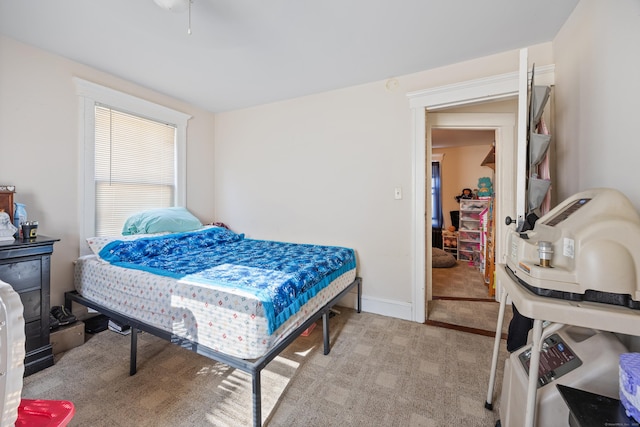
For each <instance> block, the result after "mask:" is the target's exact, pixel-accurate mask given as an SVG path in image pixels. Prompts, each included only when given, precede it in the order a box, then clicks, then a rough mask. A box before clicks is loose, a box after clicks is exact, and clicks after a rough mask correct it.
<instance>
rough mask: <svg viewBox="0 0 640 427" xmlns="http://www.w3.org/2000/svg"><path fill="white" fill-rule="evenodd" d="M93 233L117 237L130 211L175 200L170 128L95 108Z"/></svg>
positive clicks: (172, 129) (173, 136)
mask: <svg viewBox="0 0 640 427" xmlns="http://www.w3.org/2000/svg"><path fill="white" fill-rule="evenodd" d="M95 121H96V130H95V163H94V166H95V167H94V174H95V175H94V176H95V195H96V196H95V206H96V217H95V235H96V236H117V235H119V234H120V233H121V231H122V225H123V224H124V222H125V221H126V219H127V218H128V217H129V216H130V215H131V214H133V213H135V212H139V211H141V210H144V209H150V208H166V207H170V206H173V205H174V202H175V197H174V194H175V184H176V179H175V176H176V174H175V146H176V127H175V126H174V125H168V124H165V123H160V122H156V121H154V120H149V119H145V118H143V117H139V116H136V115H133V114H128V113H123V112H120V111H117V110H114V109H112V108H109V107H105V106H102V105H96V106H95Z"/></svg>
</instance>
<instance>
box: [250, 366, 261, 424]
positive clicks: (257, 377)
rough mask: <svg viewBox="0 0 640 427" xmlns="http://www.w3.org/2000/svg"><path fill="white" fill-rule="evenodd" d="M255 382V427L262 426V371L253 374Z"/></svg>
mask: <svg viewBox="0 0 640 427" xmlns="http://www.w3.org/2000/svg"><path fill="white" fill-rule="evenodd" d="M251 378H252V382H253V426H254V427H260V426H261V425H262V389H261V386H260V371H256V372H253V373H252V374H251Z"/></svg>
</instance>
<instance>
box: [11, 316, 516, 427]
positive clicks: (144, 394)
mask: <svg viewBox="0 0 640 427" xmlns="http://www.w3.org/2000/svg"><path fill="white" fill-rule="evenodd" d="M340 311H341V314H340V315H337V316H335V317H333V318H332V319H331V328H332V334H331V342H332V351H331V353H330V354H329V355H327V356H325V355H323V354H322V328H321V327H317V328H315V330H314V331H313V332H312V333H311V335H310V336H309V337H300V338H298V339H297V340H296V341H295V342H294V343H293V344H292V345H290V346H289V347H288V348H287V349H286V350H285V351H284V352H283V353H282V354H281V355H280V356H279V357H277V358H276V359H275V360H274V361H273V362H272V363H271V364H270V365H269V366H268V367H267V369H266V370H265V371H263V375H262V387H263V389H262V390H263V418H264V420H265V421H267V425H269V426H283V427H284V426H287V427H290V426H305V427H313V426H360V425H370V426H398V427H407V426H416V427H417V426H425V427H439V426H461V425H464V426H467V427H474V426H478V427H480V426H482V427H487V426H493V425H494V424H495V422H496V420H497V419H498V411H497V409H495V410H494V411H488V410H486V409H485V408H484V403H485V400H486V393H487V387H488V381H489V371H490V365H491V353H492V348H493V339H492V338H490V337H485V336H480V335H474V334H469V333H465V332H459V331H455V330H451V329H444V328H438V327H432V326H425V325H423V324H419V323H415V322H410V321H404V320H400V319H395V318H390V317H385V316H379V315H375V314H370V313H360V314H358V313H355V312H354V311H353V310H350V309H345V308H341V309H340ZM129 341H130V340H129V337H124V336H121V335H119V334H116V333H115V332H111V331H108V330H107V331H104V332H101V333H99V334H97V335H95V336H93V337H91V338H90V339H89V340H88V341H87V342H86V343H85V344H84V345H82V346H80V347H77V348H74V349H72V350H70V351H68V352H66V353H62V354H60V355H57V356H56V364H55V365H54V366H52V367H50V368H47V369H45V370H43V371H41V372H38V373H36V374H33V375H31V376H29V377H27V378H25V384H24V389H23V397H24V398H39V399H62V400H70V401H72V402H73V403H74V404H75V407H76V414H75V417H74V418H73V420H72V422H71V424H70V426H92V427H101V426H105V427H106V426H109V427H129V426H136V427H145V426H158V427H164V426H171V427H174V426H233V427H236V426H247V425H250V424H251V380H250V377H249V376H248V375H247V374H244V373H242V372H238V371H235V370H233V369H230V368H228V367H226V366H224V365H221V364H218V363H215V362H213V361H211V360H210V359H207V358H205V357H203V356H199V355H197V354H195V353H193V352H191V351H188V350H185V349H182V348H179V347H177V346H175V345H173V344H169V343H167V342H165V341H161V340H159V339H157V338H155V337H153V336H151V335H149V334H140V336H139V342H138V373H137V374H136V375H134V376H129V375H128V371H129V365H128V363H129V362H128V355H129ZM506 354H507V353H506V349H502V350H501V355H500V363H499V364H498V365H499V367H498V373H497V380H496V389H495V393H494V398H493V401H494V408H498V407H499V393H500V387H501V382H502V369H503V366H504V360H505V358H506Z"/></svg>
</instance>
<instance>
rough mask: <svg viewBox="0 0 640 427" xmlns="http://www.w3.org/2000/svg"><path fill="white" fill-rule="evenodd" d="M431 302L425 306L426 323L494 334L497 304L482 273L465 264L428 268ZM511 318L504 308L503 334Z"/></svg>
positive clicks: (510, 314)
mask: <svg viewBox="0 0 640 427" xmlns="http://www.w3.org/2000/svg"><path fill="white" fill-rule="evenodd" d="M431 274H432V278H433V279H432V280H433V282H432V283H433V285H432V290H433V300H432V301H429V302H428V304H427V320H429V321H434V322H442V323H447V324H451V325H456V326H462V327H466V328H474V329H480V330H482V331H487V332H491V333H493V334H495V330H496V323H497V320H498V311H499V308H500V304H499V303H498V302H496V301H494V298H493V297H492V296H489V290H488V287H487V285H486V284H485V282H484V277H483V275H482V273H481V272H480V271H479V270H478V269H476V268H474V267H472V266H470V265H469V263H467V262H463V261H458V262H457V263H456V265H455V266H454V267H451V268H434V269H432V273H431ZM512 317H513V315H512V312H511V306H507V307H506V310H505V316H504V321H503V327H502V332H503V333H504V334H506V333H507V331H508V327H509V322H510V321H511V318H512Z"/></svg>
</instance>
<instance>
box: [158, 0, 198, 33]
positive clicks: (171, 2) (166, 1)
mask: <svg viewBox="0 0 640 427" xmlns="http://www.w3.org/2000/svg"><path fill="white" fill-rule="evenodd" d="M153 1H154V3H155V4H157V5H158V6H160V7H161V8H163V9H164V10H168V11H169V12H175V13H180V12H184V11H185V10H187V9H188V10H189V28H188V29H187V34H191V3H193V0H153Z"/></svg>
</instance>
